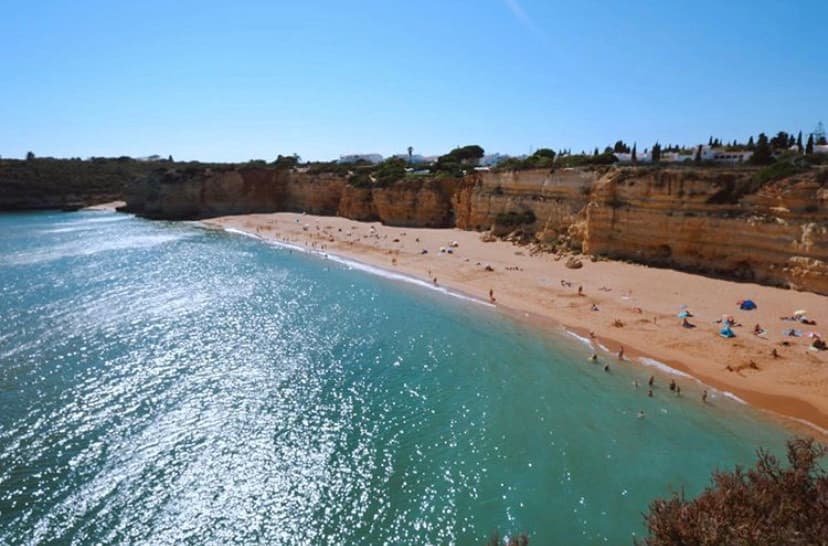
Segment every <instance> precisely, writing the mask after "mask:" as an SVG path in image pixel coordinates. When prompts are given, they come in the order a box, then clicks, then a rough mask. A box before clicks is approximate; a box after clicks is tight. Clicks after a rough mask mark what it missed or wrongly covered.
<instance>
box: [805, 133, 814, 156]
mask: <svg viewBox="0 0 828 546" xmlns="http://www.w3.org/2000/svg"><path fill="white" fill-rule="evenodd" d="M812 153H814V135H808V142H807V144H805V155H811V154H812Z"/></svg>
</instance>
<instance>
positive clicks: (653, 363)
mask: <svg viewBox="0 0 828 546" xmlns="http://www.w3.org/2000/svg"><path fill="white" fill-rule="evenodd" d="M638 361H639V362H641V363H642V364H644V365H645V366H650V367H651V368H658V369H659V370H661V371H662V372H664V373H668V374H671V375H676V376H678V377H686V378H687V379H696V378H695V377H693V376H692V375H690V374H686V373H684V372H680V371H679V370H677V369H675V368H673V367H671V366H669V365H667V364H665V363H664V362H661V361H660V360H656V359H655V358H648V357H646V356H642V357H639V358H638Z"/></svg>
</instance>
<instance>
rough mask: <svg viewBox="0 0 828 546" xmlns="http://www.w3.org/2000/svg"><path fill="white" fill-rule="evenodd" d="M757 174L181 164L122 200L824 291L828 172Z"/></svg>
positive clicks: (158, 213)
mask: <svg viewBox="0 0 828 546" xmlns="http://www.w3.org/2000/svg"><path fill="white" fill-rule="evenodd" d="M756 180H757V177H756V171H755V170H753V169H748V168H744V167H742V168H738V169H735V168H734V169H727V168H693V167H679V168H672V169H667V168H622V169H618V168H605V169H603V170H587V169H558V170H554V171H550V170H533V171H519V172H501V173H495V172H482V173H474V174H470V175H468V176H466V177H464V178H459V179H456V178H430V177H424V178H419V177H418V178H412V179H406V180H404V181H401V182H398V183H396V184H391V185H388V186H386V187H354V186H352V185H349V184H348V182H347V180H346V179H345V177H343V176H339V175H334V174H311V173H303V172H299V171H292V170H277V169H273V168H241V169H235V168H225V169H221V170H216V169H206V170H205V169H201V170H198V169H192V170H189V171H187V170H185V171H180V170H179V171H170V172H166V173H162V174H157V175H154V176H151V177H148V178H147V179H145V180H144V181H142V182H140V183H137V184H135V185H133V186H132V187H131V188H130V190H129V192H128V195H127V202H128V207H127V208H128V210H133V211H135V212H138V213H140V214H143V215H145V216H148V217H153V218H179V219H180V218H203V217H208V216H217V215H225V214H236V213H244V212H266V211H296V212H299V211H306V212H309V213H316V214H324V215H339V216H343V217H347V218H351V219H355V220H371V221H374V220H379V221H381V222H383V223H385V224H389V225H397V226H412V227H459V228H461V229H472V230H488V229H490V228H493V227H494V228H495V231H496V232H499V233H506V232H507V231H510V230H519V231H521V232H523V233H524V234H528V235H529V236H531V237H533V238H534V239H536V240H537V241H539V242H543V243H546V244H549V245H551V246H555V247H557V248H562V247H563V248H570V249H576V250H582V251H583V252H585V253H588V254H594V255H600V256H608V257H613V258H621V259H629V260H633V261H636V262H639V263H644V264H650V265H656V266H665V267H674V268H678V269H684V270H689V271H697V272H702V273H707V274H714V275H721V276H725V277H729V278H737V279H742V280H753V281H756V282H761V283H766V284H774V285H780V286H790V287H793V288H798V289H804V290H812V291H815V292H820V293H823V294H828V265H826V264H828V173H826V171H819V170H812V171H809V172H807V173H805V174H800V175H796V176H792V177H788V178H784V179H782V180H777V181H775V182H771V183H758V182H756ZM515 219H518V221H517V224H516V223H515V221H514V220H515Z"/></svg>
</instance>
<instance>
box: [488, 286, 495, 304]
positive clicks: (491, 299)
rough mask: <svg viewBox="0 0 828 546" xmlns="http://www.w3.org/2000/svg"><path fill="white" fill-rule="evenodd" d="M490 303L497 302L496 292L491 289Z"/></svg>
mask: <svg viewBox="0 0 828 546" xmlns="http://www.w3.org/2000/svg"><path fill="white" fill-rule="evenodd" d="M489 301H490V302H492V303H494V302H495V297H494V290H493V289H492V288H489Z"/></svg>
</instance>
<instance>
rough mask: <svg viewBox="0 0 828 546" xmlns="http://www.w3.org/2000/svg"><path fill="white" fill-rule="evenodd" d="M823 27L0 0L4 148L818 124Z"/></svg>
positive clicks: (724, 130) (818, 22)
mask: <svg viewBox="0 0 828 546" xmlns="http://www.w3.org/2000/svg"><path fill="white" fill-rule="evenodd" d="M679 4H680V5H681V6H680V7H679ZM827 33H828V1H826V0H793V1H769V0H751V1H748V0H726V1H721V0H719V1H708V0H697V1H694V2H670V1H666V2H665V1H660V2H657V1H648V0H634V1H631V2H630V1H628V2H621V1H597V0H593V1H590V0H579V1H577V2H575V1H572V0H566V1H557V0H477V1H474V2H472V1H459V0H423V1H420V2H416V1H414V2H412V1H409V2H402V1H397V0H362V1H348V0H304V1H299V2H285V1H281V2H280V1H278V0H274V1H265V0H261V1H250V2H244V1H236V2H230V1H226V2H216V1H211V0H199V1H193V2H191V1H180V2H161V1H155V0H142V1H140V2H120V1H112V0H107V1H84V0H78V1H72V2H70V1H48V0H37V1H32V2H26V1H23V0H18V1H15V0H5V1H3V2H2V3H1V4H0V59H2V65H0V66H2V69H1V70H2V79H0V127H1V128H2V129H0V155H2V156H3V157H21V156H23V155H24V154H25V153H26V151H28V150H32V151H34V152H35V153H36V154H37V155H53V156H59V157H64V156H66V157H69V156H81V157H88V156H91V155H99V156H115V155H131V156H143V155H150V154H162V155H165V156H166V155H168V154H172V155H173V156H174V157H175V158H176V159H203V160H214V161H239V160H247V159H251V158H261V159H267V160H272V159H273V158H275V156H276V154H278V153H283V154H288V153H294V152H295V153H298V154H300V155H301V156H302V157H303V158H306V159H313V160H319V159H329V158H334V157H337V156H338V155H339V154H341V153H349V152H378V153H382V154H384V155H389V154H391V153H396V152H404V151H405V149H406V147H407V146H409V145H411V146H413V147H414V149H415V153H423V154H426V155H430V154H436V153H442V152H445V151H448V150H449V149H450V148H452V147H454V146H456V145H464V144H480V145H482V146H483V147H484V148H485V149H486V150H487V152H495V151H497V152H504V153H511V154H520V153H525V152H528V151H529V150H530V149H532V148H537V147H541V146H546V147H552V148H555V149H558V148H572V150H573V151H580V150H581V149H588V150H591V149H592V148H593V147H595V146H600V147H603V146H605V145H607V144H610V143H612V142H614V141H615V140H617V139H618V138H623V139H624V140H626V141H628V142H633V141H637V142H638V144H639V147H640V148H644V147H648V146H650V145H651V144H652V143H653V142H654V141H655V140H656V139H658V140H660V141H661V142H662V144H669V143H687V144H690V143H695V142H699V141H706V140H707V138H708V137H709V136H710V135H714V136H717V137H719V138H721V139H723V140H732V139H734V138H738V139H740V140H742V139H746V138H747V136H749V135H751V134H757V133H758V132H760V131H765V132H769V133H770V132H775V131H778V130H787V131H798V130H800V129H801V130H803V131H805V132H810V131H811V130H812V129H813V128H814V126H815V125H816V123H817V122H818V121H819V120H824V121H825V122H826V123H828V41H826V37H827V36H828V34H827Z"/></svg>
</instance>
